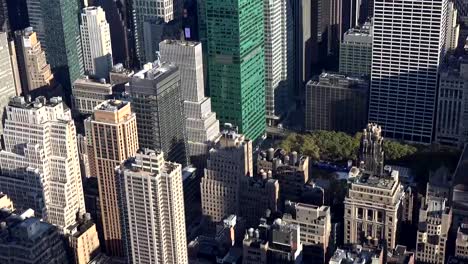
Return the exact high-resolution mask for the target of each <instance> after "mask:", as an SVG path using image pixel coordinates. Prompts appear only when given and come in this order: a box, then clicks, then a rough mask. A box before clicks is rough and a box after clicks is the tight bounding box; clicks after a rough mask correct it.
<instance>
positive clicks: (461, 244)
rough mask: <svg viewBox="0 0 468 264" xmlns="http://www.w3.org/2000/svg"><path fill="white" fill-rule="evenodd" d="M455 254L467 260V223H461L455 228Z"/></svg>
mask: <svg viewBox="0 0 468 264" xmlns="http://www.w3.org/2000/svg"><path fill="white" fill-rule="evenodd" d="M455 256H456V257H458V258H461V259H465V260H467V261H468V225H467V224H462V225H461V226H460V227H459V228H458V230H457V239H456V241H455Z"/></svg>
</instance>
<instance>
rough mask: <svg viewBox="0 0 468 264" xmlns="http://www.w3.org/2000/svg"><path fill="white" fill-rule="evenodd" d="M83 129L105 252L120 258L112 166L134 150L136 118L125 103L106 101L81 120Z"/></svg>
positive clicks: (115, 187) (121, 161)
mask: <svg viewBox="0 0 468 264" xmlns="http://www.w3.org/2000/svg"><path fill="white" fill-rule="evenodd" d="M85 129H86V138H87V139H88V145H89V146H90V151H89V152H88V153H89V155H90V157H89V158H90V166H91V174H92V175H93V176H97V178H98V185H99V200H100V207H101V218H102V226H103V229H104V239H105V243H106V245H105V246H106V253H107V254H108V255H111V256H118V257H121V256H123V253H124V251H123V248H122V240H121V239H122V233H121V221H120V207H119V204H118V200H117V199H118V195H117V186H116V179H115V167H117V166H120V165H121V164H122V163H123V162H124V161H125V160H127V159H128V158H129V157H133V156H134V155H135V153H136V152H137V150H138V134H137V124H136V116H135V113H133V112H132V111H131V107H130V103H129V102H126V101H120V100H107V101H104V102H103V103H101V104H99V105H98V106H96V108H95V109H94V113H93V115H92V116H91V117H89V118H87V119H86V120H85ZM91 159H92V160H91Z"/></svg>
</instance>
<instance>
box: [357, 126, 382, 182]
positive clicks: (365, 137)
mask: <svg viewBox="0 0 468 264" xmlns="http://www.w3.org/2000/svg"><path fill="white" fill-rule="evenodd" d="M359 148H360V149H359V167H360V168H361V169H364V170H366V171H370V172H372V173H374V174H376V175H380V174H382V173H383V171H384V161H385V160H384V150H383V137H382V128H381V127H380V126H378V125H377V124H372V123H370V124H367V127H365V129H364V130H363V131H362V136H361V142H360V146H359Z"/></svg>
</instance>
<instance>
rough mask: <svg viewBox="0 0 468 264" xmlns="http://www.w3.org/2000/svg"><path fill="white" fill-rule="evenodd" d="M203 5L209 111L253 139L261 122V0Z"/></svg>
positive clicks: (262, 126) (228, 0)
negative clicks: (212, 111) (209, 98)
mask: <svg viewBox="0 0 468 264" xmlns="http://www.w3.org/2000/svg"><path fill="white" fill-rule="evenodd" d="M205 8H206V29H207V43H208V44H207V45H208V46H207V47H208V53H207V54H208V88H209V89H210V93H209V95H210V97H211V100H212V102H213V110H214V111H215V112H216V114H217V115H218V118H219V119H220V121H221V122H222V123H231V124H233V125H235V126H237V127H238V128H239V132H240V133H242V134H244V135H245V136H246V137H247V138H249V139H252V140H255V139H257V138H259V137H260V136H262V135H263V133H264V132H265V124H266V121H265V58H264V24H263V1H244V0H222V1H219V0H207V1H206V3H205ZM219 14H225V15H222V16H220V15H219Z"/></svg>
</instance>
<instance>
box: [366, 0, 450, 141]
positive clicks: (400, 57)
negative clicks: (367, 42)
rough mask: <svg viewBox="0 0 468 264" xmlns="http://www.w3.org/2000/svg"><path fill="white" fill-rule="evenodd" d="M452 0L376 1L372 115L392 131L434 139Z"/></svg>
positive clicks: (409, 137) (411, 138)
mask: <svg viewBox="0 0 468 264" xmlns="http://www.w3.org/2000/svg"><path fill="white" fill-rule="evenodd" d="M447 2H448V1H447V0H428V1H422V2H421V1H419V0H402V1H399V2H389V1H385V0H375V1H374V11H375V12H374V19H373V23H374V39H373V46H372V73H371V89H370V103H369V121H370V122H377V123H378V124H380V125H381V126H382V127H383V129H384V131H385V136H386V137H389V138H395V139H402V140H408V141H413V142H420V143H431V142H432V132H433V129H434V124H433V123H434V117H435V116H434V115H435V106H436V105H435V104H436V97H437V77H438V76H437V75H438V71H439V65H440V63H441V59H442V56H444V53H445V37H446V32H447ZM428 12H431V14H432V15H431V18H430V19H425V18H426V17H427V16H426V14H427V13H428ZM421 32H424V34H422V33H421ZM428 39H429V41H428ZM389 46H390V47H392V48H391V49H389V48H388V47H389Z"/></svg>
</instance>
